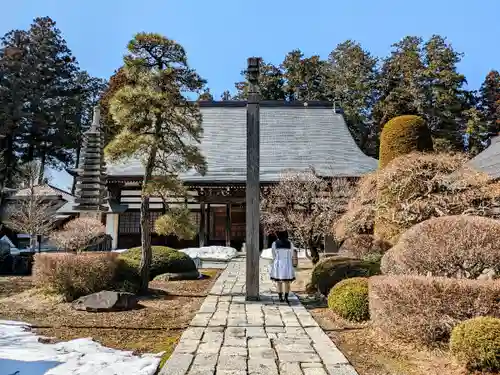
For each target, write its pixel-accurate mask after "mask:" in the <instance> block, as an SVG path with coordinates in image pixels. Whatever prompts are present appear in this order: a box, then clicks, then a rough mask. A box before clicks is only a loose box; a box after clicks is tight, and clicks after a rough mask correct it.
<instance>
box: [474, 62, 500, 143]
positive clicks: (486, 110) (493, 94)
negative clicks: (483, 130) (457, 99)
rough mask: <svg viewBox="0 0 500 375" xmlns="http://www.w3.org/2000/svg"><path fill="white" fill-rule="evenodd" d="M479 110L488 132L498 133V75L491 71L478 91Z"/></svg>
mask: <svg viewBox="0 0 500 375" xmlns="http://www.w3.org/2000/svg"><path fill="white" fill-rule="evenodd" d="M479 92H480V99H479V100H480V102H479V109H480V111H481V113H482V114H483V116H484V118H485V120H486V123H487V126H488V131H489V132H491V133H495V134H498V133H499V132H500V73H499V72H498V71H496V70H492V71H491V72H489V73H488V75H487V76H486V78H485V80H484V82H483V84H482V85H481V89H480V91H479Z"/></svg>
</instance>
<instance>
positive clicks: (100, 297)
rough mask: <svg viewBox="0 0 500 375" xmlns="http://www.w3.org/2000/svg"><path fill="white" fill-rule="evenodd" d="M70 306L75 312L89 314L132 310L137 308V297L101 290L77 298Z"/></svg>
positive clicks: (130, 294)
mask: <svg viewBox="0 0 500 375" xmlns="http://www.w3.org/2000/svg"><path fill="white" fill-rule="evenodd" d="M72 306H73V308H74V309H75V310H83V311H90V312H103V311H123V310H132V309H134V308H136V307H137V297H136V296H135V295H134V294H132V293H127V292H113V291H109V290H103V291H101V292H97V293H92V294H89V295H87V296H83V297H80V298H78V299H77V300H76V301H74V302H73V304H72Z"/></svg>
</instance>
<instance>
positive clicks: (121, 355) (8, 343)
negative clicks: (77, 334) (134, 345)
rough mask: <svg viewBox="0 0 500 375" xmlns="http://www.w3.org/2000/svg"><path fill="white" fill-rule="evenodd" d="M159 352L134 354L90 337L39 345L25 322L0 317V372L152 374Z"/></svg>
mask: <svg viewBox="0 0 500 375" xmlns="http://www.w3.org/2000/svg"><path fill="white" fill-rule="evenodd" d="M161 355H162V353H159V354H144V355H141V356H136V355H132V352H127V351H121V350H115V349H111V348H106V347H104V346H102V345H101V344H99V343H97V342H94V341H92V339H90V338H85V339H76V340H71V341H66V342H60V343H57V344H42V343H40V342H38V336H36V335H35V334H34V333H33V332H31V331H30V330H29V324H27V323H22V322H13V321H7V320H0V369H1V371H0V372H1V374H2V375H10V374H15V375H129V374H134V375H154V374H155V372H156V370H157V369H158V365H159V363H160V359H161Z"/></svg>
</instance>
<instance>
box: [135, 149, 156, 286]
mask: <svg viewBox="0 0 500 375" xmlns="http://www.w3.org/2000/svg"><path fill="white" fill-rule="evenodd" d="M157 150H158V148H157V146H156V145H154V146H153V147H152V148H151V153H150V154H149V156H148V160H147V163H146V168H145V170H144V180H143V182H142V197H141V198H142V199H141V264H140V266H139V273H140V275H141V285H140V288H139V292H140V293H141V294H146V293H147V292H148V285H149V267H150V266H151V258H152V250H151V228H150V225H149V196H148V195H147V192H146V189H147V184H148V182H149V181H151V178H152V177H153V167H154V163H155V159H156V153H157Z"/></svg>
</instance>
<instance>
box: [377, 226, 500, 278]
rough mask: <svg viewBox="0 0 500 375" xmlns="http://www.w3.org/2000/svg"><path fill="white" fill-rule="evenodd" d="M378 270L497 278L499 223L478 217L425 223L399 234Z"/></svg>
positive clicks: (498, 270) (499, 248) (499, 241)
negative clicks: (488, 275)
mask: <svg viewBox="0 0 500 375" xmlns="http://www.w3.org/2000/svg"><path fill="white" fill-rule="evenodd" d="M381 269H382V272H383V273H384V274H389V275H421V276H428V275H432V276H443V277H451V278H460V279H478V278H483V276H485V275H486V274H492V275H494V276H493V278H494V277H498V275H500V221H499V220H495V219H490V218H486V217H480V216H443V217H437V218H432V219H429V220H426V221H424V222H422V223H420V224H417V225H415V226H413V227H411V228H410V229H409V230H407V231H406V232H404V233H403V235H402V236H401V237H400V239H399V241H398V243H397V244H396V245H395V246H394V247H393V248H391V249H390V250H389V251H388V252H387V253H386V254H385V255H384V256H383V257H382V262H381ZM495 275H496V276H495Z"/></svg>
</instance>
